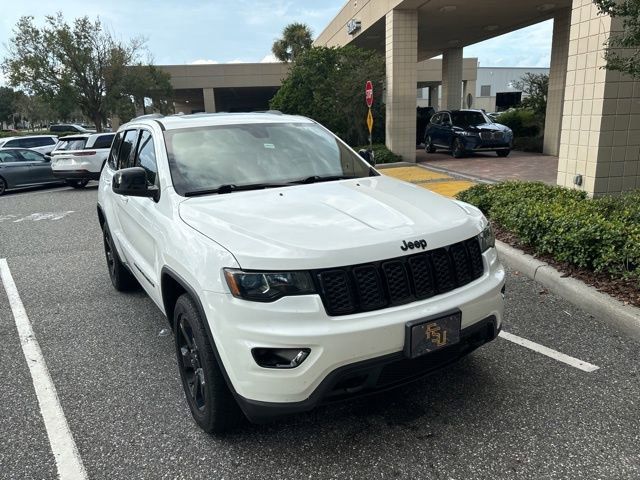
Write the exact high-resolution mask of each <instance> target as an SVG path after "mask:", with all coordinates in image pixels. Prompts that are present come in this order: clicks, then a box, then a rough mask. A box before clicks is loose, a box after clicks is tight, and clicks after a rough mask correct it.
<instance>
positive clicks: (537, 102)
mask: <svg viewBox="0 0 640 480" xmlns="http://www.w3.org/2000/svg"><path fill="white" fill-rule="evenodd" d="M514 86H515V87H516V88H517V89H518V90H521V91H522V93H524V94H526V97H525V98H524V99H523V100H522V106H523V107H524V108H529V109H530V110H532V111H533V113H535V114H536V115H537V116H539V117H541V118H544V116H545V114H546V112H547V94H548V92H549V75H548V74H546V73H525V74H524V76H523V77H522V78H520V80H518V81H516V82H514Z"/></svg>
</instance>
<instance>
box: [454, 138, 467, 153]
mask: <svg viewBox="0 0 640 480" xmlns="http://www.w3.org/2000/svg"><path fill="white" fill-rule="evenodd" d="M451 154H452V155H453V158H462V157H464V154H465V149H464V145H463V143H462V140H460V139H459V138H456V139H455V140H454V141H453V145H452V146H451Z"/></svg>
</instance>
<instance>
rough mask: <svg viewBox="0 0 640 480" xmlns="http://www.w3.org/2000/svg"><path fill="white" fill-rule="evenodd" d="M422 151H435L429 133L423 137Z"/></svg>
mask: <svg viewBox="0 0 640 480" xmlns="http://www.w3.org/2000/svg"><path fill="white" fill-rule="evenodd" d="M424 151H425V152H427V153H436V147H434V146H433V143H432V142H431V136H430V135H428V136H427V138H425V139H424Z"/></svg>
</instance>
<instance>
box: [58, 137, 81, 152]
mask: <svg viewBox="0 0 640 480" xmlns="http://www.w3.org/2000/svg"><path fill="white" fill-rule="evenodd" d="M86 143H87V139H86V138H63V139H60V140H59V141H58V145H56V150H65V151H66V150H82V149H83V148H84V146H85V145H86Z"/></svg>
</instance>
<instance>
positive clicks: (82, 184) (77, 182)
mask: <svg viewBox="0 0 640 480" xmlns="http://www.w3.org/2000/svg"><path fill="white" fill-rule="evenodd" d="M66 182H67V185H69V186H70V187H73V188H78V189H80V188H84V187H86V186H87V183H89V180H66Z"/></svg>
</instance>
